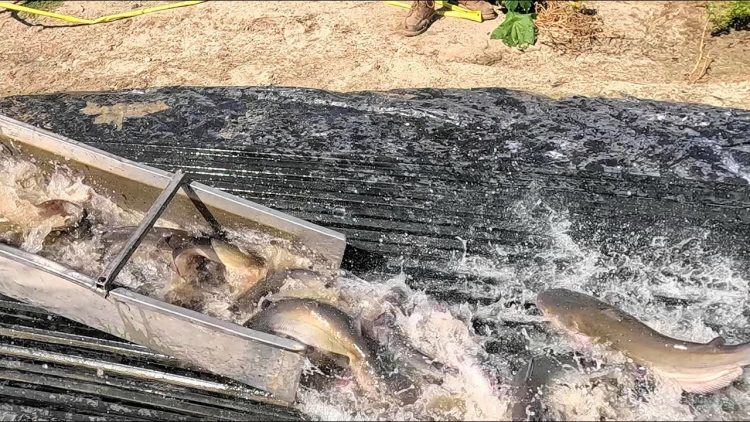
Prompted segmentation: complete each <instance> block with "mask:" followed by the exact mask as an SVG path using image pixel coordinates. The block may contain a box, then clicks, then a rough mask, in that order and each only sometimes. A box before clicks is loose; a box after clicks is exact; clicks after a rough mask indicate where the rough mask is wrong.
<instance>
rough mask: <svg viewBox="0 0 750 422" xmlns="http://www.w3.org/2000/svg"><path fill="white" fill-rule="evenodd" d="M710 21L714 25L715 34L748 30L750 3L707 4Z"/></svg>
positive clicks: (737, 1) (736, 0) (726, 2)
mask: <svg viewBox="0 0 750 422" xmlns="http://www.w3.org/2000/svg"><path fill="white" fill-rule="evenodd" d="M706 11H707V12H708V20H709V21H710V22H711V24H712V25H713V29H712V31H711V32H713V33H714V34H717V33H722V32H727V31H729V29H730V28H735V29H741V28H745V29H747V28H748V27H749V26H750V2H748V1H742V0H735V1H720V2H708V3H707V4H706Z"/></svg>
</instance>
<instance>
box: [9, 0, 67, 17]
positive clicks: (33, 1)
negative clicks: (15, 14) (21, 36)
mask: <svg viewBox="0 0 750 422" xmlns="http://www.w3.org/2000/svg"><path fill="white" fill-rule="evenodd" d="M62 3H63V2H62V0H26V1H24V2H23V3H21V6H26V7H30V8H32V9H38V10H44V11H46V12H53V11H54V10H55V9H57V8H58V7H60V5H62ZM19 16H21V17H22V18H24V19H28V18H32V17H34V15H31V14H29V13H25V12H21V13H19Z"/></svg>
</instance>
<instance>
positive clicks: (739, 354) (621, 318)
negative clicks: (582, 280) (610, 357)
mask: <svg viewBox="0 0 750 422" xmlns="http://www.w3.org/2000/svg"><path fill="white" fill-rule="evenodd" d="M537 306H538V307H539V308H540V309H541V310H542V312H544V314H545V315H546V316H547V317H549V318H550V319H551V320H552V322H553V323H554V324H556V325H558V326H560V327H561V328H563V329H564V330H566V331H569V332H571V333H573V334H574V335H582V336H584V337H586V338H588V339H590V340H592V341H594V342H597V343H602V344H606V345H609V346H610V347H612V348H613V349H616V350H619V351H620V352H622V353H623V354H625V355H626V356H628V357H629V358H631V359H633V361H635V362H636V363H639V364H641V365H643V366H645V367H647V368H650V369H651V370H652V371H653V372H654V373H656V374H657V375H660V376H662V377H663V378H666V379H668V380H672V381H673V382H675V383H676V384H677V385H679V386H680V387H681V388H682V390H683V391H686V392H690V393H710V392H714V391H717V390H719V389H721V388H724V387H726V386H728V385H730V384H731V383H732V382H733V381H734V380H736V379H737V378H739V377H740V376H741V375H742V371H743V369H742V368H743V367H744V366H746V365H750V343H743V344H738V345H731V346H730V345H726V344H725V341H724V339H723V338H721V337H717V338H715V339H713V340H711V341H710V342H708V343H705V344H703V343H693V342H689V341H683V340H678V339H674V338H671V337H668V336H666V335H663V334H661V333H658V332H656V331H655V330H653V329H651V328H650V327H648V326H647V325H646V324H644V323H642V322H640V321H638V320H637V319H636V318H635V317H633V316H632V315H630V314H628V313H626V312H624V311H622V310H620V309H618V308H616V307H614V306H611V305H609V304H607V303H605V302H602V301H600V300H598V299H596V298H594V297H591V296H588V295H586V294H583V293H578V292H574V291H571V290H567V289H550V290H546V291H543V292H541V293H539V295H538V296H537Z"/></svg>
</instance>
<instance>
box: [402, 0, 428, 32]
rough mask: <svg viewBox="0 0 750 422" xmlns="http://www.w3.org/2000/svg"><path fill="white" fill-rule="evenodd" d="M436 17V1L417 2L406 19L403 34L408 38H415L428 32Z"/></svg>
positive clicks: (412, 5)
mask: <svg viewBox="0 0 750 422" xmlns="http://www.w3.org/2000/svg"><path fill="white" fill-rule="evenodd" d="M434 16H435V1H434V0H415V1H414V2H412V4H411V9H409V14H407V15H406V18H404V24H403V25H402V26H401V33H402V34H403V35H404V36H407V37H413V36H415V35H419V34H421V33H422V32H424V31H426V30H427V28H429V27H430V24H431V23H432V18H433V17H434Z"/></svg>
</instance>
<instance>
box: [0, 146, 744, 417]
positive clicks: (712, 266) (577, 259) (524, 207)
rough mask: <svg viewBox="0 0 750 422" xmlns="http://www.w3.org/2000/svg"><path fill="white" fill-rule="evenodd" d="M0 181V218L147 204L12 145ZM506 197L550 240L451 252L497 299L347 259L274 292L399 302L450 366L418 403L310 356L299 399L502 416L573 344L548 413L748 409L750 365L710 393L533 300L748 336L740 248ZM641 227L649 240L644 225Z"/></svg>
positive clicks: (67, 256) (397, 411)
mask: <svg viewBox="0 0 750 422" xmlns="http://www.w3.org/2000/svg"><path fill="white" fill-rule="evenodd" d="M0 193H1V194H2V195H3V196H4V198H7V201H6V203H5V204H4V206H5V208H1V209H0V212H4V213H6V215H3V216H0V217H3V218H4V219H5V220H0V221H6V220H9V218H6V217H12V216H11V215H10V214H11V211H13V212H17V211H19V210H20V211H23V210H24V209H26V208H28V207H31V206H33V204H36V203H39V202H40V201H42V200H47V199H66V200H70V201H73V202H77V203H80V204H83V205H84V206H86V208H87V209H88V210H89V212H91V213H92V218H93V221H95V222H96V224H97V225H96V227H95V229H100V228H103V227H107V226H119V225H128V224H136V223H137V222H138V221H139V220H140V217H141V214H140V213H137V212H131V211H127V210H122V209H119V208H118V207H117V206H116V205H115V204H114V203H113V202H112V201H110V200H109V199H107V198H106V197H105V196H103V195H101V194H99V193H97V192H96V191H95V190H94V189H92V188H91V187H89V186H86V185H85V184H84V183H83V182H82V179H81V178H80V177H78V176H76V175H75V174H74V173H72V172H71V171H69V170H68V169H66V168H64V167H58V168H57V169H56V171H55V172H54V173H53V174H51V175H48V176H46V177H42V176H40V174H39V172H38V171H37V169H36V167H35V166H34V164H33V163H32V162H28V161H20V160H18V159H16V158H13V157H9V156H5V157H2V159H1V160H0ZM512 210H513V213H512V214H513V218H514V220H515V221H514V223H516V224H517V225H518V227H519V228H521V229H533V230H534V231H535V232H538V233H539V232H541V233H544V234H546V235H547V236H549V238H550V239H552V242H551V243H550V245H549V246H548V247H547V248H546V249H544V250H541V251H539V252H538V253H537V254H536V256H534V257H533V258H532V259H529V260H528V261H525V262H522V263H517V262H512V261H511V260H509V259H507V257H508V256H509V255H511V254H512V253H513V250H511V249H507V250H506V249H503V248H502V247H498V248H497V249H496V255H495V256H494V257H493V258H487V257H473V256H466V255H465V256H461V257H457V259H456V260H455V262H454V266H455V268H456V269H457V271H458V272H461V273H466V274H475V275H481V276H483V277H486V278H488V279H490V280H492V283H484V284H481V285H479V284H466V285H463V286H462V289H463V290H465V292H466V293H481V294H482V295H485V296H486V295H487V294H492V295H493V296H494V297H497V298H499V299H498V300H497V302H495V303H492V304H489V305H477V304H474V303H452V304H446V303H442V302H438V301H436V300H434V299H433V298H431V297H430V296H429V295H427V294H425V293H424V292H420V291H414V290H411V289H410V288H409V287H408V286H407V282H408V277H409V274H403V273H402V274H399V275H398V276H396V277H394V278H391V279H368V280H364V279H361V278H358V277H356V276H354V275H352V274H348V273H342V274H340V275H339V276H338V277H337V278H336V279H335V281H334V282H333V283H331V284H329V285H325V283H324V282H323V281H320V280H310V279H303V280H289V281H288V282H287V284H286V285H285V286H284V288H283V289H282V292H280V293H279V294H278V295H279V296H305V297H313V298H319V299H322V300H327V301H330V302H333V303H336V304H337V305H338V306H340V307H341V308H342V309H344V310H345V311H347V312H348V313H350V314H351V315H359V316H360V317H362V318H372V317H375V316H377V315H379V314H380V313H382V312H383V311H385V310H387V309H389V307H390V306H397V308H398V309H399V310H400V311H401V312H403V313H400V314H398V317H397V319H396V325H397V327H398V329H399V330H400V331H401V332H402V333H403V334H404V335H406V336H407V338H408V339H409V341H410V342H411V344H412V345H413V347H415V348H416V349H418V350H420V351H421V352H423V353H425V354H427V355H429V356H431V357H432V358H434V359H435V360H436V361H437V362H440V363H441V364H443V365H445V366H446V367H448V368H452V369H451V370H450V371H446V373H445V375H444V380H443V382H442V383H441V384H430V383H423V384H421V385H420V386H419V387H420V394H419V396H418V398H417V400H416V401H415V402H414V403H412V404H407V405H398V406H396V405H393V404H392V403H390V402H389V401H388V400H386V398H384V397H370V396H365V395H363V394H361V393H360V392H359V391H358V390H357V388H356V386H355V385H354V383H353V382H352V381H351V379H350V377H349V375H348V374H347V372H346V371H334V372H330V371H326V370H324V368H318V367H316V366H315V365H314V364H313V363H312V362H309V363H308V366H307V367H306V374H307V377H306V381H305V382H304V383H303V385H302V387H301V390H300V393H299V395H298V403H297V406H298V407H299V408H300V409H301V410H302V411H304V412H305V413H307V414H310V415H312V416H314V417H318V418H320V419H328V420H330V419H336V420H343V419H352V420H365V419H367V420H370V419H373V418H377V419H383V420H385V419H391V420H393V419H397V420H400V419H406V420H408V419H419V420H422V419H455V420H462V419H463V420H466V419H468V420H498V419H503V420H507V419H509V418H510V417H511V411H512V407H513V405H514V404H516V402H517V401H518V397H517V396H516V393H515V390H514V386H513V380H514V379H515V378H516V372H517V371H518V370H519V369H520V368H521V367H522V365H523V363H524V362H526V361H527V360H528V359H529V358H530V357H531V356H534V355H539V354H544V353H549V352H550V351H551V352H554V353H555V354H556V355H559V356H566V355H570V354H571V353H573V352H578V354H579V355H580V357H581V358H582V359H583V361H586V362H588V364H576V365H566V366H561V370H560V371H558V373H557V374H555V376H553V377H552V378H551V379H550V380H549V381H548V388H546V389H545V390H544V394H543V397H542V401H543V402H544V403H545V405H546V407H547V410H546V411H545V414H544V417H546V418H553V419H567V420H593V419H627V420H636V419H637V420H672V419H679V420H685V419H727V420H745V419H748V418H750V399H749V398H748V397H750V395H749V394H748V392H749V391H748V390H749V389H750V385H749V384H748V380H747V379H746V378H743V379H741V380H740V381H738V382H736V383H735V384H734V385H732V386H730V387H728V388H727V389H724V390H722V391H720V392H718V393H715V394H711V395H702V396H701V395H683V394H681V393H680V392H679V391H676V390H675V388H674V387H673V386H672V385H670V384H668V383H665V382H662V381H661V380H659V379H654V378H653V377H651V376H650V375H649V374H648V373H645V374H644V373H643V372H640V371H639V370H638V369H637V368H634V366H633V365H632V364H629V363H628V362H627V360H626V359H625V358H624V357H623V356H622V355H621V354H619V353H615V352H611V351H608V350H606V349H604V348H602V347H592V346H589V345H581V344H579V343H576V341H575V340H573V339H569V338H567V337H564V336H562V335H560V334H558V333H556V332H554V331H552V330H551V329H549V328H548V327H547V326H546V324H545V322H544V319H543V318H542V317H541V315H540V314H539V312H538V310H537V309H536V308H535V307H534V306H533V305H531V304H532V303H533V302H534V298H535V296H536V294H537V293H538V292H539V291H540V290H543V289H545V288H549V287H566V288H570V289H574V290H579V291H583V292H586V293H589V294H592V295H594V296H597V297H599V298H601V299H602V300H605V301H607V302H609V303H612V304H614V305H617V306H619V307H621V308H622V309H624V310H625V311H627V312H629V313H631V314H633V315H635V316H636V317H638V318H639V319H641V320H642V321H643V322H645V323H647V324H649V325H650V326H651V327H653V328H655V329H657V330H658V331H661V332H662V333H665V334H667V335H670V336H673V337H677V338H682V339H686V340H691V341H708V340H710V339H712V338H713V337H715V336H717V335H719V334H721V335H723V336H724V337H725V338H726V339H727V341H728V343H737V342H743V341H747V340H750V337H748V335H750V331H749V330H747V327H748V326H750V324H748V315H750V309H749V307H748V300H747V299H748V297H747V296H748V278H747V275H746V274H741V273H740V270H739V269H738V268H739V265H738V264H737V263H735V262H734V261H733V260H732V259H730V258H729V257H726V256H723V255H721V254H718V253H717V252H715V251H712V250H711V249H710V248H708V247H707V246H706V245H705V244H704V242H703V238H704V235H705V233H703V232H701V230H700V229H695V230H691V231H686V232H684V233H669V235H665V234H663V233H662V234H654V235H653V236H652V237H651V239H650V241H649V242H642V241H641V242H639V243H636V242H633V243H632V244H628V243H627V242H626V243H624V244H620V245H618V247H611V246H612V245H606V244H585V243H584V242H581V241H577V240H576V239H573V238H572V237H571V236H570V234H569V230H570V227H571V224H573V223H574V221H572V220H571V218H570V217H569V216H568V215H567V214H566V213H565V210H561V209H553V208H551V207H549V206H548V205H547V204H546V203H545V201H544V200H543V198H541V197H540V196H538V195H535V194H533V193H532V194H530V195H529V196H528V197H527V198H525V199H523V200H521V201H519V202H517V203H516V204H513V207H512ZM21 215H22V214H21ZM13 218H18V217H13ZM6 222H7V221H6ZM0 224H2V223H0ZM160 225H162V226H165V225H168V222H160ZM2 227H5V229H3V230H0V232H2V233H0V239H4V240H5V241H6V242H14V243H16V244H19V245H20V247H21V248H23V249H25V250H28V251H31V252H35V253H39V254H41V255H44V256H47V257H50V258H52V259H54V260H56V261H58V262H62V263H64V264H66V265H69V266H71V267H73V268H76V269H78V270H80V271H83V272H86V273H89V274H96V273H98V272H99V271H100V270H101V268H102V265H103V264H102V260H106V258H107V256H108V253H110V252H111V251H107V250H105V249H106V248H104V246H103V244H102V242H101V238H100V237H99V236H94V237H93V238H89V237H86V238H80V239H74V238H65V237H63V238H60V239H58V240H57V242H54V243H50V242H49V241H47V242H45V241H44V239H45V237H46V236H47V235H48V234H49V232H50V229H51V228H50V226H49V225H45V224H44V223H43V222H42V223H40V224H38V225H36V226H34V227H26V228H23V230H22V232H21V235H20V238H19V237H18V234H17V233H12V230H7V227H6V226H0V228H2ZM3 236H4V237H3ZM640 237H641V240H642V237H643V234H640ZM231 238H232V240H233V241H235V242H236V244H237V245H239V246H241V247H243V248H245V249H253V248H256V249H257V248H260V249H258V250H263V247H267V246H268V245H269V244H270V242H271V239H268V238H265V237H263V236H262V235H259V234H258V233H252V232H244V233H243V232H236V233H232V234H231ZM602 238H604V239H606V236H602ZM644 244H645V246H644ZM636 245H638V246H636ZM292 252H293V251H292ZM292 255H294V254H293V253H292ZM295 256H296V255H295ZM300 259H303V258H300ZM173 276H174V275H173V274H172V271H171V270H170V268H169V256H168V255H164V253H163V252H162V251H159V250H157V249H156V248H153V247H150V246H149V245H145V246H143V247H142V248H141V249H140V250H139V253H138V254H136V255H135V256H134V258H133V260H132V263H131V264H129V265H128V266H127V267H126V270H125V271H124V272H123V273H122V275H121V277H120V279H119V282H120V283H121V284H124V285H126V286H128V287H130V288H133V289H135V290H138V291H141V292H145V293H147V294H150V295H153V296H155V297H164V296H165V294H166V290H167V289H168V287H169V283H170V280H171V279H172V277H173ZM394 290H396V291H400V292H403V295H402V299H401V301H400V303H398V304H396V305H394V304H393V301H392V300H391V301H389V300H386V299H385V298H386V297H390V296H392V293H393V291H394ZM227 298H228V294H227V292H224V291H222V290H221V289H220V288H216V289H214V290H212V293H211V297H210V298H209V299H208V300H206V302H205V306H204V307H203V309H201V310H202V311H203V312H205V313H207V314H210V315H213V316H216V317H220V318H224V319H228V320H233V321H235V322H240V323H241V322H242V321H244V319H246V318H247V316H248V313H237V312H232V311H229V310H228V309H227V306H226V300H227ZM580 362H581V360H579V363H580Z"/></svg>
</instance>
